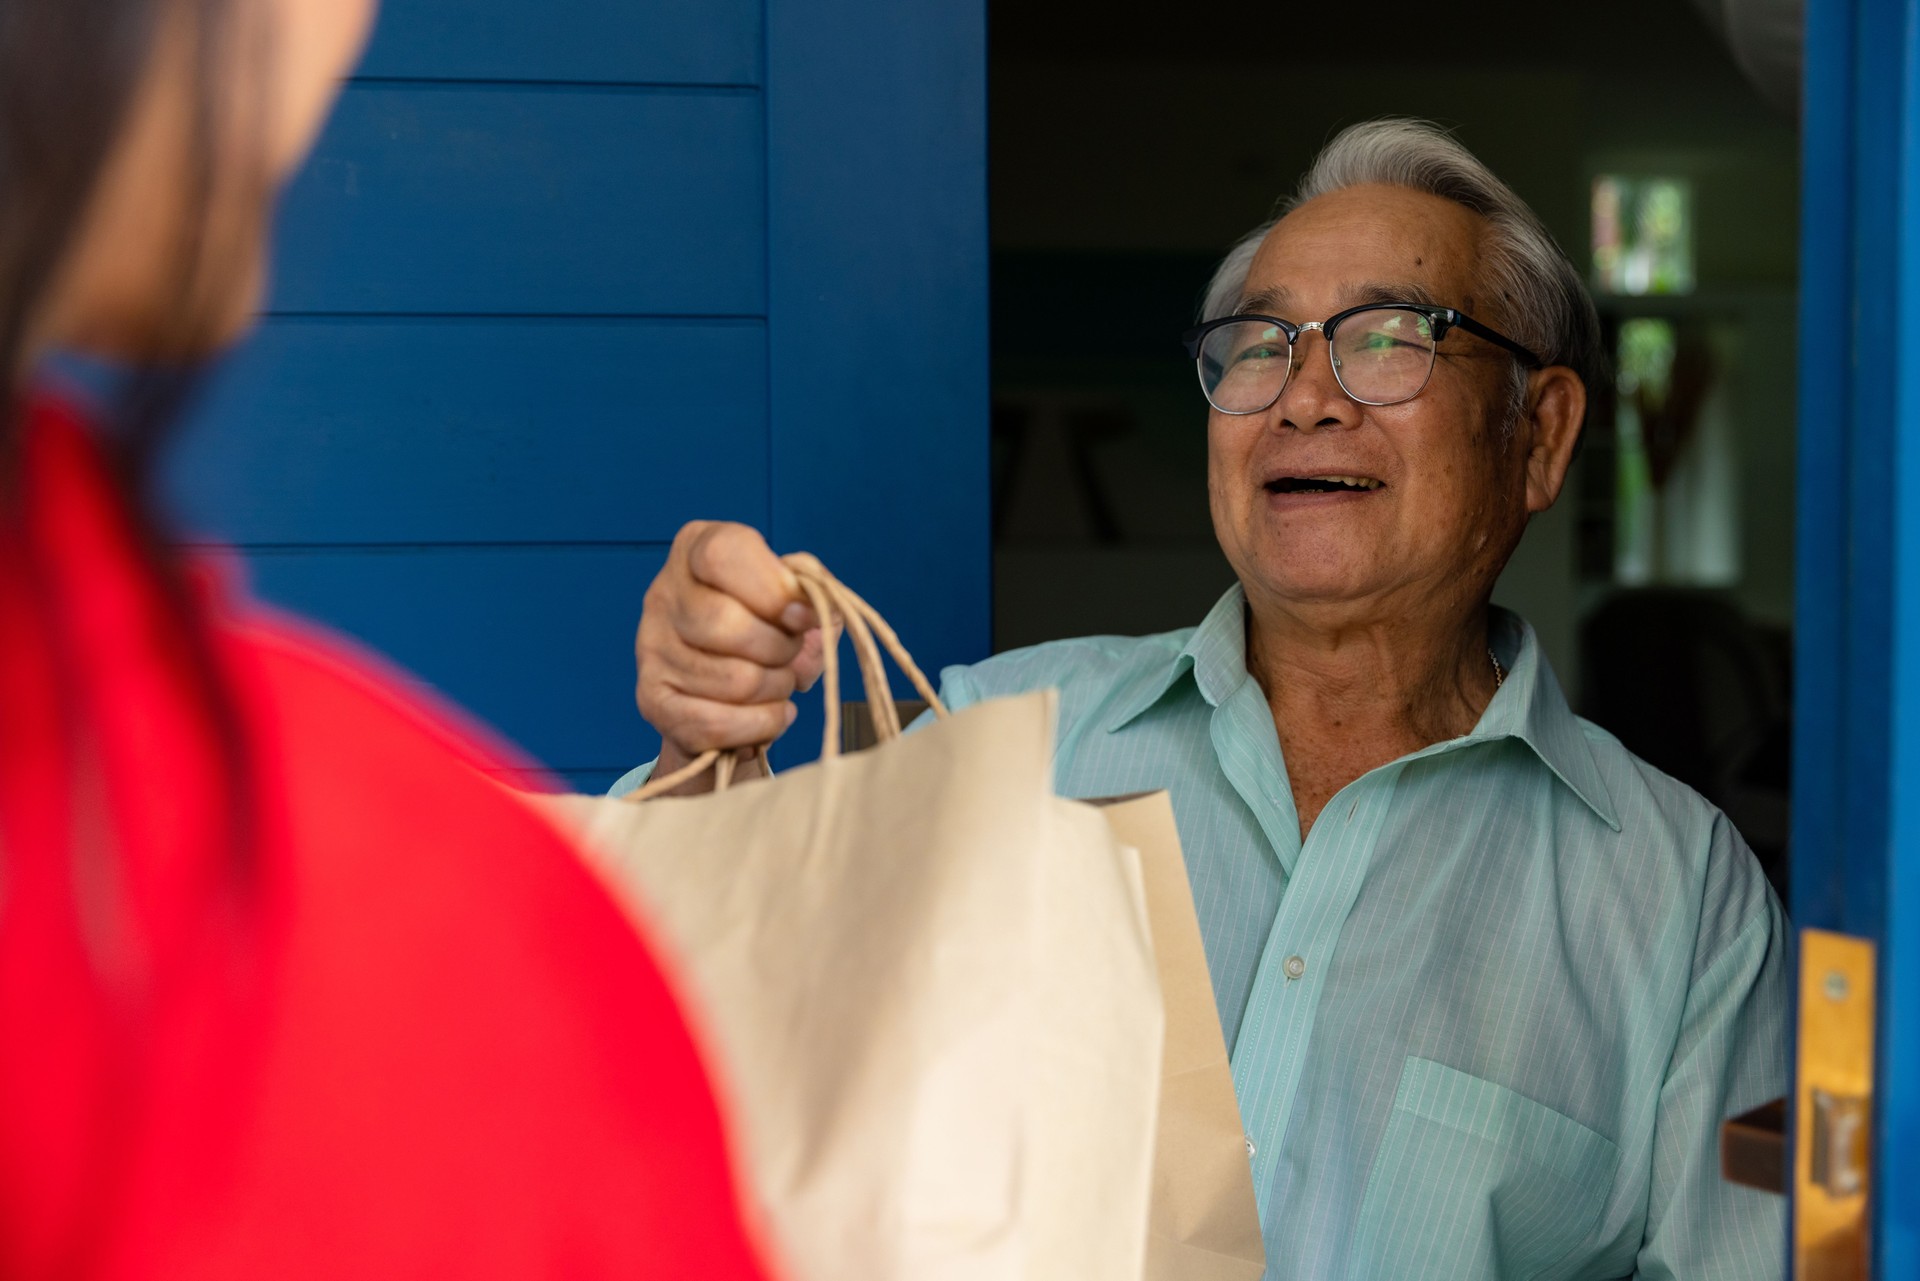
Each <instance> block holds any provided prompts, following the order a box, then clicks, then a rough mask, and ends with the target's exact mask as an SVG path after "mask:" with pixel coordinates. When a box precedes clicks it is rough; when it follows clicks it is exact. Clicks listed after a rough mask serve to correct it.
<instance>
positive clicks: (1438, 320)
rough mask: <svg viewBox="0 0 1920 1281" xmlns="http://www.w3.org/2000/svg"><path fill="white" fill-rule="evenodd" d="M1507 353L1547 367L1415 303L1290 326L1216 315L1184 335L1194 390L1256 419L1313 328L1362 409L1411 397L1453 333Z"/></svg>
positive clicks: (1478, 328) (1486, 332)
mask: <svg viewBox="0 0 1920 1281" xmlns="http://www.w3.org/2000/svg"><path fill="white" fill-rule="evenodd" d="M1455 328H1459V329H1464V330H1466V331H1467V332H1468V333H1470V334H1474V335H1477V336H1478V337H1481V338H1484V339H1486V340H1487V341H1488V342H1490V343H1494V344H1496V345H1497V346H1500V347H1504V348H1506V349H1507V350H1508V351H1510V352H1512V353H1513V354H1514V355H1515V356H1516V357H1518V358H1519V359H1520V361H1521V362H1522V363H1523V364H1525V365H1526V367H1527V368H1528V369H1538V368H1540V367H1541V366H1542V365H1543V364H1545V363H1546V362H1545V361H1543V360H1541V359H1540V357H1538V356H1536V355H1534V354H1533V353H1532V352H1530V351H1528V350H1527V349H1526V348H1525V347H1522V346H1521V345H1520V344H1519V343H1517V342H1515V341H1513V339H1511V338H1508V337H1507V336H1506V335H1505V334H1502V333H1499V332H1497V331H1496V330H1493V329H1490V328H1488V327H1487V326H1486V325H1483V324H1481V323H1480V322H1479V321H1477V320H1475V319H1473V318H1472V317H1471V316H1468V315H1467V314H1466V313H1465V312H1461V311H1456V310H1454V309H1453V308H1452V307H1429V306H1425V305H1423V304H1419V303H1404V302H1400V303H1367V304H1366V305H1364V306H1360V307H1349V308H1347V309H1346V310H1345V311H1343V312H1339V313H1338V314H1336V315H1333V316H1329V317H1328V318H1327V319H1325V320H1315V321H1310V322H1308V323H1307V324H1304V325H1296V324H1294V323H1293V322H1292V321H1288V320H1281V319H1280V318H1279V317H1277V316H1222V317H1221V318H1220V319H1218V320H1209V321H1207V322H1206V323H1205V324H1203V325H1196V326H1194V327H1193V328H1192V329H1189V330H1188V331H1187V332H1186V335H1185V337H1184V340H1183V341H1185V343H1186V345H1187V351H1188V353H1189V354H1190V355H1192V357H1193V359H1194V363H1195V364H1197V365H1198V366H1199V368H1200V390H1201V391H1203V392H1205V393H1206V396H1207V403H1208V404H1210V405H1212V406H1213V407H1214V408H1215V409H1217V410H1219V411H1220V412H1221V413H1223V414H1257V413H1260V412H1261V411H1262V410H1265V409H1267V408H1269V407H1271V406H1272V404H1273V403H1274V402H1275V401H1277V400H1279V399H1280V393H1281V392H1282V391H1285V390H1286V386H1287V378H1288V376H1289V375H1290V374H1291V373H1292V372H1293V349H1294V346H1295V344H1297V343H1298V342H1299V341H1300V335H1302V334H1304V333H1306V332H1307V331H1308V330H1310V329H1318V330H1319V331H1320V332H1321V333H1323V334H1324V335H1326V339H1327V353H1328V355H1329V356H1330V357H1331V359H1332V361H1333V376H1334V379H1335V380H1336V381H1337V382H1338V383H1339V384H1340V390H1341V391H1344V392H1346V393H1347V395H1348V396H1350V397H1351V398H1353V399H1354V400H1356V401H1358V402H1359V403H1361V404H1363V405H1397V404H1400V403H1401V402H1402V401H1407V400H1412V399H1413V398H1414V397H1415V396H1418V395H1419V394H1420V392H1421V390H1422V389H1423V388H1424V387H1426V385H1427V379H1429V378H1431V377H1432V376H1433V360H1434V354H1435V351H1436V349H1437V348H1438V347H1439V345H1440V342H1441V340H1442V339H1444V338H1445V337H1446V336H1447V334H1448V332H1449V331H1450V330H1452V329H1455Z"/></svg>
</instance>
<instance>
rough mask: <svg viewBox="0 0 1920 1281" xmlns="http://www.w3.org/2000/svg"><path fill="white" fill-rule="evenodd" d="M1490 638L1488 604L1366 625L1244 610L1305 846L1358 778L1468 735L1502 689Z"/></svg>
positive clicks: (1250, 657) (1254, 607) (1479, 601)
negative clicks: (1326, 809) (1325, 811)
mask: <svg viewBox="0 0 1920 1281" xmlns="http://www.w3.org/2000/svg"><path fill="white" fill-rule="evenodd" d="M1487 638H1488V632H1487V601H1486V599H1485V597H1484V596H1480V597H1477V598H1475V599H1473V600H1471V601H1467V602H1460V603H1458V604H1457V605H1455V606H1454V607H1452V608H1445V607H1443V608H1438V609H1435V608H1426V609H1414V610H1401V611H1395V612H1391V613H1388V612H1383V613H1381V614H1379V615H1376V616H1374V617H1371V618H1363V619H1353V618H1340V619H1330V618H1326V617H1315V616H1314V615H1313V614H1312V613H1310V612H1302V611H1296V610H1292V609H1288V608H1285V607H1273V606H1268V607H1266V608H1262V606H1261V605H1259V604H1255V603H1253V602H1252V600H1251V599H1250V600H1249V610H1248V619H1247V670H1248V672H1249V673H1250V674H1251V675H1252V676H1253V677H1254V679H1255V680H1256V681H1258V682H1259V684H1260V687H1261V689H1262V690H1263V691H1264V692H1265V693H1266V696H1267V705H1268V707H1269V708H1271V709H1272V712H1273V720H1274V728H1275V730H1276V731H1277V732H1278V734H1279V738H1280V746H1281V750H1282V753H1283V754H1284V756H1285V759H1286V763H1287V773H1288V776H1289V779H1290V781H1291V782H1292V784H1293V792H1294V802H1295V805H1296V807H1297V808H1298V810H1299V813H1300V830H1301V835H1302V837H1304V836H1305V835H1306V832H1307V830H1308V828H1310V827H1311V826H1312V824H1313V820H1314V818H1316V817H1317V816H1318V815H1319V812H1320V809H1321V807H1323V806H1324V805H1325V804H1326V803H1327V801H1328V800H1330V799H1331V798H1332V797H1333V795H1334V794H1335V793H1337V792H1338V791H1339V790H1340V789H1341V788H1342V787H1345V786H1346V785H1347V784H1348V783H1350V782H1352V781H1353V780H1354V779H1356V778H1358V777H1360V776H1361V775H1362V774H1365V773H1366V772H1367V771H1369V770H1372V769H1375V768H1377V767H1379V766H1381V765H1385V764H1387V763H1388V762H1389V761H1393V760H1397V759H1398V758H1400V757H1402V756H1405V755H1407V754H1408V753H1410V752H1417V751H1419V750H1420V749H1422V748H1424V747H1429V746H1431V745H1432V744H1434V743H1439V742H1444V741H1446V740H1447V739H1450V738H1458V737H1460V736H1461V735H1463V734H1466V733H1467V732H1469V731H1470V730H1472V728H1473V727H1474V725H1475V724H1476V723H1477V722H1478V721H1479V719H1480V715H1481V713H1482V712H1484V711H1485V710H1486V707H1487V703H1488V702H1489V701H1491V699H1492V698H1493V694H1494V690H1495V689H1496V688H1497V686H1498V677H1497V676H1496V670H1495V667H1494V660H1493V658H1492V657H1491V655H1490V653H1489V650H1488V639H1487Z"/></svg>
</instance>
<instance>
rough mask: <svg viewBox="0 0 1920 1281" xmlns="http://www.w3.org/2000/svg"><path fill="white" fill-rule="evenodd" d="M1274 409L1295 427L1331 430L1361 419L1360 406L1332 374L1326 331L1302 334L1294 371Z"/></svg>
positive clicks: (1284, 423) (1282, 421)
mask: <svg viewBox="0 0 1920 1281" xmlns="http://www.w3.org/2000/svg"><path fill="white" fill-rule="evenodd" d="M1273 412H1274V413H1276V414H1278V415H1279V422H1280V425H1281V426H1282V427H1291V428H1293V429H1294V430H1296V431H1328V430H1334V429H1337V428H1341V427H1351V426H1353V425H1354V424H1355V423H1357V422H1358V421H1359V416H1360V415H1359V406H1357V405H1355V404H1354V402H1353V400H1352V398H1351V397H1349V396H1348V395H1347V393H1346V392H1345V391H1343V390H1341V387H1340V380H1339V379H1338V378H1336V377H1334V374H1333V348H1332V347H1330V346H1329V345H1328V343H1327V336H1326V335H1325V334H1323V333H1317V332H1309V333H1304V334H1301V335H1300V338H1299V341H1297V342H1295V343H1294V345H1293V374H1292V376H1291V377H1290V378H1288V379H1287V385H1286V387H1285V388H1284V389H1283V390H1282V391H1281V393H1280V399H1279V400H1277V401H1275V402H1274V405H1273Z"/></svg>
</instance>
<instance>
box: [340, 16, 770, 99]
mask: <svg viewBox="0 0 1920 1281" xmlns="http://www.w3.org/2000/svg"><path fill="white" fill-rule="evenodd" d="M760 44H761V17H760V0H647V2H646V3H637V2H636V0H543V2H542V3H540V4H528V3H526V0H413V2H412V3H406V2H405V0H401V2H400V3H394V4H391V5H389V7H388V10H387V12H386V14H385V15H384V16H383V17H382V18H381V21H380V27H379V31H378V33H377V34H376V36H375V38H374V41H373V45H372V47H371V48H370V49H369V50H368V51H367V59H366V62H365V64H364V65H363V66H362V67H361V75H362V76H363V77H366V76H383V77H397V78H403V79H423V78H433V79H451V80H499V79H505V80H573V81H603V82H613V83H624V84H639V83H645V84H721V85H750V84H758V83H759V82H760Z"/></svg>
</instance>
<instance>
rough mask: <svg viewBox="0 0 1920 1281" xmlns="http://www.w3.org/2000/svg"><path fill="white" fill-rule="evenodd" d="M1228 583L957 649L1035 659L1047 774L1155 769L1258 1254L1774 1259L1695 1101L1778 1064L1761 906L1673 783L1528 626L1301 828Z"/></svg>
mask: <svg viewBox="0 0 1920 1281" xmlns="http://www.w3.org/2000/svg"><path fill="white" fill-rule="evenodd" d="M1244 608H1245V603H1244V597H1243V596H1242V594H1241V592H1240V589H1239V588H1238V587H1235V588H1234V589H1233V590H1232V591H1230V592H1228V593H1227V595H1226V596H1225V597H1223V598H1222V599H1221V601H1220V603H1219V604H1218V605H1216V606H1215V607H1214V609H1213V611H1212V612H1211V613H1210V614H1208V616H1207V618H1206V620H1205V621H1204V622H1202V623H1201V624H1200V626H1199V627H1198V628H1194V629H1190V630H1188V631H1182V632H1172V633H1169V634H1166V635H1163V636H1149V637H1141V638H1121V637H1094V638H1089V639H1083V640H1069V641H1057V642H1054V643H1052V644H1048V645H1041V646H1038V647H1036V648H1033V649H1026V650H1020V651H1016V652H1013V653H1009V654H1002V655H999V656H997V657H995V658H991V659H988V660H987V661H986V662H983V663H979V664H976V665H974V666H971V667H955V668H949V669H948V670H947V671H946V672H945V673H944V675H943V685H944V688H943V694H944V696H945V697H946V698H947V699H948V700H949V701H950V702H951V703H953V704H954V705H956V706H965V705H966V704H968V703H972V702H975V701H978V700H980V699H983V698H992V697H995V696H998V695H1004V694H1012V693H1016V692H1019V691H1023V690H1030V689H1036V688H1040V687H1044V686H1053V687H1055V688H1057V689H1058V690H1059V691H1060V695H1061V719H1060V739H1059V754H1058V757H1057V760H1056V766H1055V771H1056V779H1057V783H1058V787H1059V790H1060V791H1061V792H1062V793H1063V794H1065V795H1068V796H1081V797H1094V796H1114V795H1121V794H1125V793H1131V792H1139V791H1145V790H1150V789H1158V788H1165V789H1167V790H1168V791H1169V792H1171V793H1172V797H1173V805H1174V810H1175V814H1176V816H1177V818H1178V822H1179V828H1180V837H1181V842H1182V844H1183V845H1184V847H1185V850H1186V857H1187V864H1188V869H1189V873H1190V875H1191V878H1192V882H1193V891H1194V898H1195V902H1196V905H1197V906H1198V908H1199V913H1200V926H1201V931H1202V933H1203V935H1204V936H1205V939H1206V946H1207V959H1208V963H1209V966H1210V968H1211V970H1212V972H1213V984H1214V991H1215V993H1216V994H1217V996H1218V999H1219V1005H1220V1017H1221V1020H1222V1023H1223V1024H1224V1026H1225V1028H1226V1032H1227V1041H1228V1044H1229V1045H1230V1046H1231V1047H1232V1049H1233V1074H1234V1081H1235V1084H1236V1086H1237V1087H1238V1090H1239V1096H1240V1108H1241V1113H1242V1116H1243V1120H1244V1122H1245V1124H1246V1129H1247V1135H1248V1141H1249V1144H1250V1146H1251V1148H1252V1161H1253V1167H1254V1183H1255V1188H1256V1191H1257V1195H1258V1199H1259V1203H1260V1218H1261V1223H1262V1225H1263V1229H1264V1232H1265V1236H1266V1243H1267V1252H1268V1259H1269V1265H1268V1269H1267V1275H1268V1276H1269V1277H1270V1278H1276V1279H1278V1278H1286V1279H1288V1281H1293V1279H1296V1278H1297V1279H1298V1281H1332V1279H1336V1278H1350V1279H1357V1278H1366V1279H1368V1281H1416V1279H1421V1281H1424V1279H1427V1278H1435V1279H1438V1278H1448V1279H1451V1278H1496V1277H1497V1278H1516V1279H1517V1278H1572V1277H1582V1278H1588V1277H1591V1278H1602V1277H1623V1276H1640V1277H1648V1278H1653V1277H1675V1278H1683V1279H1684V1281H1713V1279H1714V1278H1728V1279H1729V1281H1734V1279H1737V1281H1758V1279H1764V1278H1769V1277H1778V1276H1781V1275H1782V1274H1783V1272H1784V1262H1783V1261H1784V1257H1785V1201H1784V1198H1782V1197H1778V1196H1770V1195H1768V1194H1766V1193H1762V1192H1755V1191H1751V1190H1748V1189H1744V1188H1739V1187H1734V1186H1732V1185H1729V1184H1726V1183H1724V1182H1722V1181H1721V1178H1720V1170H1719V1142H1718V1134H1719V1127H1720V1122H1721V1121H1722V1120H1723V1119H1724V1118H1726V1117H1729V1116H1732V1115H1735V1114H1737V1113H1739V1112H1742V1111H1745V1110H1746V1109H1748V1108H1751V1107H1755V1106H1758V1105H1759V1104H1761V1103H1764V1102H1766V1101H1767V1100H1769V1099H1772V1098H1776V1097H1778V1096H1780V1095H1782V1094H1784V1093H1785V1092H1786V1082H1787V1035H1786V1024H1787V976H1788V968H1787V956H1786V949H1787V946H1788V931H1787V924H1786V920H1785V917H1784V915H1783V913H1782V912H1781V908H1780V904H1779V902H1778V900H1777V899H1776V898H1775V897H1774V895H1773V893H1772V891H1771V890H1770V889H1769V888H1768V886H1767V884H1766V880H1765V878H1764V877H1763V876H1762V874H1761V872H1760V868H1759V865H1758V864H1757V863H1756V862H1755V860H1754V858H1753V855H1752V854H1751V852H1749V851H1748V849H1747V847H1746V845H1745V843H1744V842H1743V841H1742V840H1741V839H1740V836H1739V834H1738V833H1737V832H1735V831H1734V829H1733V827H1732V825H1731V824H1729V823H1728V822H1727V819H1726V817H1725V816H1724V815H1722V814H1720V813H1719V812H1718V811H1717V810H1715V809H1714V808H1713V807H1712V806H1710V805H1708V804H1707V803H1706V801H1704V800H1702V799H1701V798H1700V796H1699V795H1698V794H1696V793H1695V792H1693V791H1692V790H1691V789H1689V788H1687V787H1685V786H1683V785H1682V784H1680V783H1677V782H1675V781H1674V780H1673V779H1671V778H1668V777H1667V776H1666V775H1664V774H1662V773H1660V772H1659V771H1658V770H1655V769H1654V768H1652V767H1651V766H1649V765H1647V764H1645V763H1644V762H1642V761H1640V760H1638V759H1637V758H1635V757H1634V756H1632V755H1631V754H1629V753H1628V752H1627V750H1626V749H1625V748H1624V747H1622V746H1621V745H1620V743H1619V742H1618V741H1617V740H1615V739H1614V738H1613V737H1612V736H1610V735H1608V734H1607V733H1606V732H1604V731H1603V730H1600V729H1598V728H1596V727H1595V726H1593V725H1591V724H1588V723H1587V722H1585V721H1582V720H1580V719H1578V718H1577V717H1575V716H1574V715H1573V713H1572V712H1571V711H1570V710H1569V709H1568V707H1567V704H1566V699H1565V697H1564V696H1563V695H1562V693H1561V691H1560V686H1559V683H1558V682H1557V681H1556V680H1555V679H1554V676H1553V673H1552V671H1551V670H1550V669H1549V667H1548V666H1547V664H1546V661H1545V659H1544V658H1543V656H1542V654H1541V652H1540V646H1539V644H1538V643H1537V642H1536V640H1535V639H1534V636H1533V632H1532V629H1531V628H1529V627H1528V626H1527V625H1526V624H1525V623H1524V622H1522V621H1521V620H1520V619H1519V618H1517V617H1515V616H1514V615H1511V614H1507V613H1504V612H1498V611H1497V612H1496V615H1495V623H1494V647H1495V650H1496V651H1497V652H1498V653H1499V655H1500V658H1501V663H1502V666H1504V667H1505V668H1507V670H1508V671H1509V673H1510V675H1509V676H1508V678H1507V681H1506V683H1505V685H1504V686H1502V688H1501V689H1500V690H1499V692H1498V693H1497V694H1496V695H1495V696H1494V698H1493V701H1492V703H1491V704H1490V705H1489V706H1488V707H1487V710H1486V712H1485V714H1484V715H1483V716H1482V717H1481V719H1480V723H1479V724H1478V725H1476V726H1475V727H1474V729H1473V732H1472V733H1470V734H1468V735H1467V736H1466V737H1464V738H1459V739H1455V740H1452V741H1450V742H1445V743H1438V744H1435V745H1434V746H1432V747H1429V748H1426V749H1425V750H1423V751H1419V752H1415V753H1413V754H1412V755H1410V756H1405V757H1402V758H1401V759H1399V760H1397V761H1394V762H1393V763H1391V764H1389V765H1384V766H1382V767H1380V768H1379V769H1376V770H1373V771H1372V772H1370V773H1368V774H1366V775H1365V776H1363V777H1361V778H1359V779H1357V780H1355V781H1354V782H1353V783H1351V784H1349V785H1348V786H1347V787H1346V788H1345V789H1343V790H1342V791H1341V792H1340V793H1339V794H1338V795H1336V796H1335V797H1334V798H1333V799H1332V801H1330V802H1329V803H1328V804H1327V806H1326V808H1325V810H1323V811H1322V813H1321V815H1320V817H1319V819H1318V820H1317V821H1316V822H1315V823H1314V825H1313V828H1312V831H1311V833H1310V834H1309V835H1308V837H1307V839H1306V840H1305V841H1304V842H1303V841H1302V840H1301V838H1300V823H1299V819H1298V816H1297V814H1296V812H1295V810H1294V804H1293V794H1292V790H1291V788H1290V787H1289V785H1288V782H1287V772H1286V764H1285V762H1284V761H1282V759H1281V756H1280V745H1279V739H1278V736H1277V735H1276V733H1275V731H1274V725H1273V716H1272V713H1271V711H1270V710H1269V708H1268V705H1267V701H1266V695H1265V693H1264V692H1263V691H1262V689H1261V688H1260V685H1259V684H1258V682H1256V681H1254V680H1253V679H1252V678H1251V677H1250V676H1249V675H1248V673H1247V668H1246V638H1245V624H1244Z"/></svg>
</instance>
